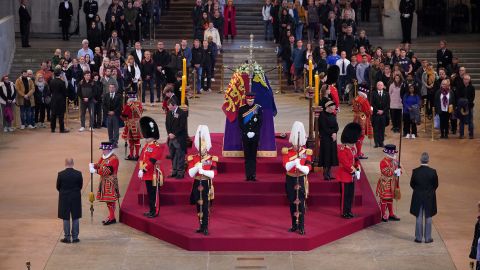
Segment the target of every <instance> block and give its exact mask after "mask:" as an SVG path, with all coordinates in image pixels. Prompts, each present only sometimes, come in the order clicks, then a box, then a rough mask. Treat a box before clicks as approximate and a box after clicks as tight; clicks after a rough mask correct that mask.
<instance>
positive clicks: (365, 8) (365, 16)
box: [360, 0, 372, 22]
mask: <svg viewBox="0 0 480 270" xmlns="http://www.w3.org/2000/svg"><path fill="white" fill-rule="evenodd" d="M361 7H362V9H361V11H360V13H361V14H360V15H361V18H362V22H364V21H367V22H369V21H370V8H371V7H372V1H371V0H362V4H361Z"/></svg>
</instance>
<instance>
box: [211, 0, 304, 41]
mask: <svg viewBox="0 0 480 270" xmlns="http://www.w3.org/2000/svg"><path fill="white" fill-rule="evenodd" d="M304 2H306V1H304ZM279 12H280V5H279V4H278V0H274V1H273V3H272V7H271V8H270V16H272V28H273V38H274V39H275V43H279V42H280V31H279V29H280V24H279V21H278V19H279V18H278V13H279ZM215 27H216V26H215ZM216 28H217V27H216ZM217 29H218V28H217ZM218 31H220V29H219V30H218ZM222 43H223V40H222Z"/></svg>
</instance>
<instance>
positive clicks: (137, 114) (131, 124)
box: [122, 92, 143, 160]
mask: <svg viewBox="0 0 480 270" xmlns="http://www.w3.org/2000/svg"><path fill="white" fill-rule="evenodd" d="M127 96H128V101H127V104H125V105H124V106H123V110H122V119H123V121H125V127H124V128H123V133H122V138H123V139H124V140H125V143H127V141H128V146H129V149H130V154H129V155H128V156H127V157H126V158H125V159H127V160H138V153H139V151H140V139H141V138H142V135H141V134H140V127H139V120H140V118H141V117H142V113H143V107H142V103H141V102H140V101H138V100H137V93H136V92H128V93H127ZM134 149H135V154H134V152H133V150H134ZM125 151H126V150H125Z"/></svg>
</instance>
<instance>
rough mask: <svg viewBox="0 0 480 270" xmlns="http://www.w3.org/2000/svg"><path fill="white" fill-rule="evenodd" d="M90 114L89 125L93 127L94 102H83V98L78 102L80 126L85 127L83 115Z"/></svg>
mask: <svg viewBox="0 0 480 270" xmlns="http://www.w3.org/2000/svg"><path fill="white" fill-rule="evenodd" d="M87 110H88V114H89V115H90V127H91V128H93V126H94V123H95V117H94V116H95V115H94V114H95V104H94V103H93V101H89V102H84V101H83V100H82V101H81V102H80V126H81V127H85V115H86V114H87Z"/></svg>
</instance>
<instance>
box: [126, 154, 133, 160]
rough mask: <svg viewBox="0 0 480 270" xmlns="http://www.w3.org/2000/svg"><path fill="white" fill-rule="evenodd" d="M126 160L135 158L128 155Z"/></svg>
mask: <svg viewBox="0 0 480 270" xmlns="http://www.w3.org/2000/svg"><path fill="white" fill-rule="evenodd" d="M125 160H133V157H132V156H131V155H128V156H127V157H125Z"/></svg>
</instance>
